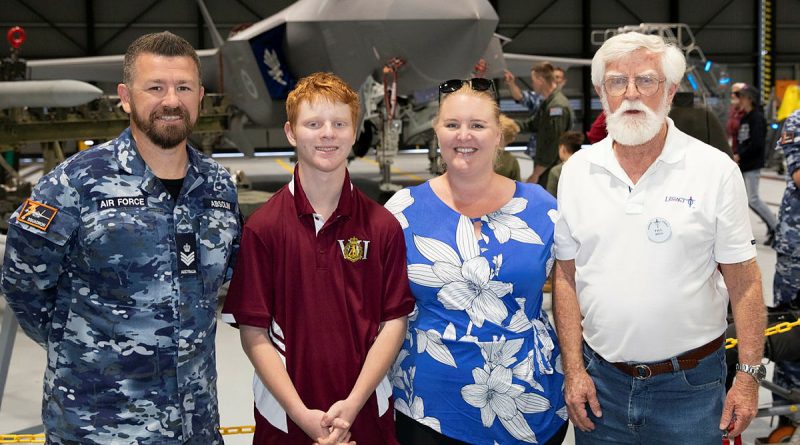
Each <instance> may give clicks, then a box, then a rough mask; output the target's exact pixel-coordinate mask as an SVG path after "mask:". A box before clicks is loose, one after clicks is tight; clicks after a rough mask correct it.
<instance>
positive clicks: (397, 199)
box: [384, 188, 414, 229]
mask: <svg viewBox="0 0 800 445" xmlns="http://www.w3.org/2000/svg"><path fill="white" fill-rule="evenodd" d="M411 204H414V198H412V197H411V189H408V188H404V189H400V190H398V191H397V193H395V194H394V195H392V198H391V199H390V200H389V201H388V202H386V204H385V205H384V207H386V209H387V210H389V211H390V212H392V215H394V217H395V218H397V221H398V222H399V223H400V227H402V228H403V229H407V228H408V220H407V219H406V216H405V215H404V214H403V210H405V209H406V208H407V207H408V206H410V205H411Z"/></svg>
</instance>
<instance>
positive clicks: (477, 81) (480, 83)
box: [439, 77, 497, 100]
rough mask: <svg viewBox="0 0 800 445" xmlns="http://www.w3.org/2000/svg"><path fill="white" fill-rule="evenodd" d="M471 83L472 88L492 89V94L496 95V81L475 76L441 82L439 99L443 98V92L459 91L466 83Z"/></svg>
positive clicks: (479, 89)
mask: <svg viewBox="0 0 800 445" xmlns="http://www.w3.org/2000/svg"><path fill="white" fill-rule="evenodd" d="M465 83H466V84H469V86H470V88H472V89H473V90H475V91H491V92H492V95H496V94H497V93H496V91H497V90H495V88H494V82H492V81H491V80H490V79H484V78H482V77H473V78H472V79H450V80H446V81H444V82H442V83H441V84H439V99H440V100H441V98H442V95H443V94H449V93H452V92H454V91H458V90H460V89H461V87H463V86H464V84H465Z"/></svg>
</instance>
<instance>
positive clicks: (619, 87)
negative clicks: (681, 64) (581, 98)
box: [603, 76, 666, 97]
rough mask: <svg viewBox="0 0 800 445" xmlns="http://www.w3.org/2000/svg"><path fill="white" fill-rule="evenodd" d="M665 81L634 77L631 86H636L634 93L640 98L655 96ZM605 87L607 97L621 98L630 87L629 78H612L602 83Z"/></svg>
mask: <svg viewBox="0 0 800 445" xmlns="http://www.w3.org/2000/svg"><path fill="white" fill-rule="evenodd" d="M665 81H666V79H659V78H657V77H655V76H636V77H634V78H633V84H634V85H635V86H636V91H638V92H639V94H641V95H642V96H652V95H653V94H656V92H657V91H658V88H659V87H660V86H661V83H662V82H665ZM603 85H604V86H605V87H606V93H608V95H609V96H615V97H616V96H622V95H623V94H625V92H626V91H628V85H630V78H629V77H626V76H612V77H609V78H608V79H606V80H605V82H603Z"/></svg>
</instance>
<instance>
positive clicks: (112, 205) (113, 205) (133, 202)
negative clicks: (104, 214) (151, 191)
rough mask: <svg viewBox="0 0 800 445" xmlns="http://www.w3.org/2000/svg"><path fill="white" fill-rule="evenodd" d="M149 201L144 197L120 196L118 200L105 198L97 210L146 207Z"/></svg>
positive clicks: (100, 201) (98, 203)
mask: <svg viewBox="0 0 800 445" xmlns="http://www.w3.org/2000/svg"><path fill="white" fill-rule="evenodd" d="M146 205H147V201H146V200H145V198H144V196H119V197H116V198H103V199H100V200H98V202H97V208H98V209H100V210H104V209H118V208H121V207H145V206H146Z"/></svg>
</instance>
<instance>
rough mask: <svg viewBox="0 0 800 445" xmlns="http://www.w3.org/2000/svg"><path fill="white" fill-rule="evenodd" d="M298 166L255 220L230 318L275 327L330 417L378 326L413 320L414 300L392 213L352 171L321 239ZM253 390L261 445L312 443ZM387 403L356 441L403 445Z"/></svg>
mask: <svg viewBox="0 0 800 445" xmlns="http://www.w3.org/2000/svg"><path fill="white" fill-rule="evenodd" d="M299 168H300V166H298V167H297V168H295V173H294V179H293V180H292V183H290V184H288V185H286V186H284V187H283V188H281V189H280V190H279V191H278V192H277V193H276V194H275V195H274V196H273V197H272V198H271V199H270V200H269V201H268V202H267V203H266V204H264V205H263V206H262V207H261V208H259V209H258V210H257V211H256V212H255V213H253V215H252V216H251V217H250V218H249V219H248V221H247V224H246V225H245V227H244V232H243V235H242V243H241V249H240V251H239V256H238V259H237V262H236V267H235V269H234V273H233V279H232V281H231V284H230V288H229V290H228V296H227V298H226V300H225V305H224V307H223V309H222V312H223V320H225V321H227V322H229V323H232V324H233V325H234V326H236V325H238V324H245V325H250V326H257V327H262V328H265V329H267V330H268V333H269V335H270V338H271V339H272V343H273V344H274V345H275V347H276V349H277V350H278V353H279V354H280V355H281V357H282V359H283V360H284V363H285V364H286V369H287V371H288V373H289V377H291V379H292V382H293V383H294V386H295V388H297V392H298V393H299V394H300V398H301V399H302V400H303V402H304V403H305V404H306V406H307V407H308V408H310V409H319V410H322V411H327V410H328V408H330V406H331V405H332V404H333V403H334V402H336V401H339V400H343V399H345V398H347V396H348V395H349V394H350V391H351V390H352V388H353V385H355V382H356V379H357V378H358V375H359V373H360V372H361V368H362V366H363V365H364V361H365V360H366V357H367V352H368V351H369V348H370V347H371V346H372V344H373V342H374V340H375V337H376V336H377V334H378V328H379V326H380V323H381V322H384V321H387V320H392V319H395V318H399V317H402V316H405V315H408V314H409V313H410V312H411V311H412V310H413V308H414V300H413V297H412V296H411V292H410V290H409V287H408V277H407V273H406V253H405V241H404V238H403V232H402V229H401V228H400V225H399V223H398V222H397V220H396V219H395V218H394V216H392V214H391V213H389V211H387V210H386V209H384V208H383V207H381V206H380V205H378V204H377V203H375V202H374V201H372V200H371V199H369V198H368V197H367V196H366V195H364V194H363V193H361V191H359V190H358V189H356V188H355V187H353V186H352V184H351V183H350V175H349V173H346V174H345V179H344V184H343V185H342V193H341V197H340V198H339V204H338V206H337V208H336V210H335V211H334V212H333V214H332V215H331V217H330V218H328V220H327V221H325V224H324V225H323V226H322V227H321V228H320V229H319V231H318V232H317V230H316V226H315V217H316V215H315V212H314V209H313V208H312V207H311V204H310V203H309V201H308V199H307V197H306V195H305V193H304V192H303V187H302V184H301V183H300V178H299V176H298V169H299ZM318 224H319V222H318ZM254 390H255V399H256V401H255V402H256V409H255V418H256V432H255V438H254V442H253V443H254V444H259V445H263V444H275V445H278V444H280V445H294V444H311V443H312V442H313V441H312V440H311V439H310V438H309V437H308V436H306V434H305V433H304V432H303V431H302V430H301V429H300V428H299V427H298V426H297V425H295V424H294V423H293V422H292V421H291V419H289V418H288V416H287V415H286V414H285V412H283V410H282V408H280V406H279V405H278V404H277V402H276V401H275V399H274V398H273V397H272V396H271V394H269V392H268V391H267V390H266V388H264V387H263V385H262V384H261V382H260V381H258V380H256V381H255V382H254ZM388 392H389V393H391V388H389V390H388ZM383 399H384V400H383V402H386V400H385V397H384V398H383ZM388 403H389V405H388V409H386V410H385V411H384V413H383V415H382V416H379V414H378V413H379V404H378V400H377V398H376V394H372V396H371V397H370V398H369V400H368V401H367V403H366V404H365V405H364V408H362V410H361V412H360V413H359V415H358V417H356V419H355V421H354V422H353V425H352V427H351V429H350V431H351V432H352V440H355V441H357V442H358V443H361V444H396V443H397V442H396V440H395V438H394V416H393V408H392V402H391V400H389V401H388ZM382 406H385V403H383V404H382ZM282 423H283V425H285V426H282V425H281V424H282ZM283 429H286V430H287V431H288V432H284V431H282V430H283Z"/></svg>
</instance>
